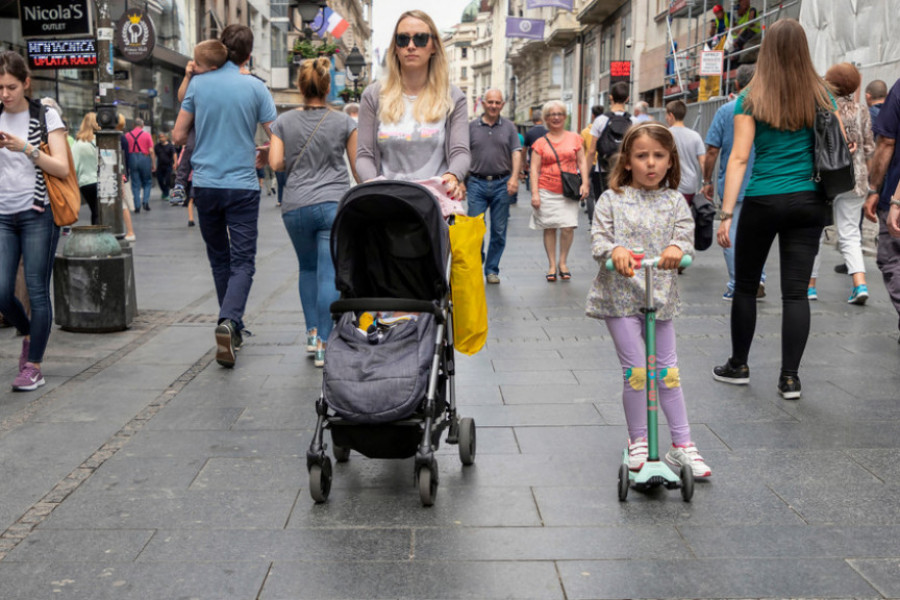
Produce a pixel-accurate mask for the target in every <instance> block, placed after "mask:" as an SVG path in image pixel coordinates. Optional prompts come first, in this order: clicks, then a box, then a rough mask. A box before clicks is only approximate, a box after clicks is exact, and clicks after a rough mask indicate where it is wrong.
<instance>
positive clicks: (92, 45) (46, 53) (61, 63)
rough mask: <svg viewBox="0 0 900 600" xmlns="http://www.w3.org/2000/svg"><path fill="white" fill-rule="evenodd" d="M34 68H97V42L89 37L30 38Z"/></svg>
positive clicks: (29, 50)
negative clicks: (60, 38)
mask: <svg viewBox="0 0 900 600" xmlns="http://www.w3.org/2000/svg"><path fill="white" fill-rule="evenodd" d="M28 64H29V65H30V67H31V68H32V69H96V68H97V42H96V40H94V39H93V38H89V39H64V40H34V39H32V40H28Z"/></svg>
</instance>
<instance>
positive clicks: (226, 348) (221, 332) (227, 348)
mask: <svg viewBox="0 0 900 600" xmlns="http://www.w3.org/2000/svg"><path fill="white" fill-rule="evenodd" d="M242 341H243V340H242V339H241V334H240V332H239V331H238V329H237V326H236V325H235V324H234V321H232V320H231V319H225V320H224V321H222V322H221V323H219V324H218V325H217V326H216V362H217V363H219V364H220V365H222V366H223V367H226V368H229V369H230V368H232V367H234V353H235V351H236V350H237V349H238V348H240V347H241V342H242Z"/></svg>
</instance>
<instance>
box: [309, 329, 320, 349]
mask: <svg viewBox="0 0 900 600" xmlns="http://www.w3.org/2000/svg"><path fill="white" fill-rule="evenodd" d="M318 347H319V345H318V342H317V339H316V334H315V333H310V332H309V331H307V332H306V351H307V352H309V353H310V354H313V353H314V352H315V351H316V349H317V348H318Z"/></svg>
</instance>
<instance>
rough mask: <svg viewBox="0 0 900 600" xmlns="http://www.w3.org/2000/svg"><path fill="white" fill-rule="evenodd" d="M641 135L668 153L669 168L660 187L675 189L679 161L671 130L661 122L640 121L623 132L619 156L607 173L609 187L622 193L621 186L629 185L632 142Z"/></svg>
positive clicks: (679, 174) (679, 168) (679, 179)
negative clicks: (623, 136)
mask: <svg viewBox="0 0 900 600" xmlns="http://www.w3.org/2000/svg"><path fill="white" fill-rule="evenodd" d="M641 136H647V137H649V138H650V139H652V140H655V141H657V142H659V144H660V145H661V146H662V147H663V148H665V149H666V151H667V152H668V153H669V161H670V162H671V163H672V164H670V165H669V170H668V171H666V176H665V177H664V178H663V179H662V181H660V187H661V188H662V187H667V188H669V189H671V190H677V189H678V184H680V183H681V162H680V161H679V160H678V147H677V146H676V145H675V138H674V137H672V132H671V131H669V128H668V127H666V126H665V125H663V124H662V123H653V122H648V123H641V124H640V125H632V126H631V127H629V128H628V132H627V133H625V138H624V139H622V146H621V148H620V149H619V156H618V158H617V159H616V164H615V166H613V170H612V172H611V173H610V174H609V187H610V188H611V189H612V191H614V192H615V193H617V194H621V193H622V188H623V187H625V186H628V185H631V183H632V181H633V177H634V175H633V174H632V172H631V169H626V168H625V167H626V166H628V161H629V157H630V156H631V151H632V148H634V142H635V140H637V139H638V138H639V137H641Z"/></svg>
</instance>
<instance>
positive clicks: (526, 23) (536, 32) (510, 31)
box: [506, 17, 544, 40]
mask: <svg viewBox="0 0 900 600" xmlns="http://www.w3.org/2000/svg"><path fill="white" fill-rule="evenodd" d="M506 37H508V38H526V39H529V40H542V39H544V21H543V20H541V19H522V18H519V17H506Z"/></svg>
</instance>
